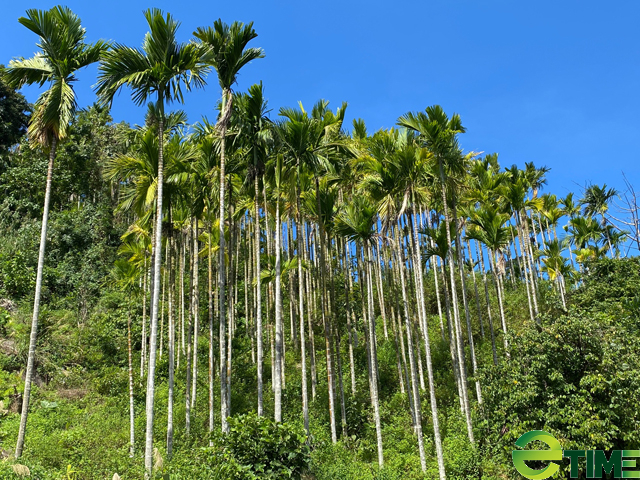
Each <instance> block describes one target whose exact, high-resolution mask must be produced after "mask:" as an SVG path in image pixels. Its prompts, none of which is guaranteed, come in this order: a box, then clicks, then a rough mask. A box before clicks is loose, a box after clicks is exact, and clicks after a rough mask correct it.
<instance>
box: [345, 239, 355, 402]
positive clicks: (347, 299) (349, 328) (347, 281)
mask: <svg viewBox="0 0 640 480" xmlns="http://www.w3.org/2000/svg"><path fill="white" fill-rule="evenodd" d="M343 253H344V259H343V261H342V268H343V270H344V271H345V272H346V273H345V304H346V314H347V333H348V339H349V372H350V374H351V393H352V394H353V393H356V370H355V364H354V360H353V333H352V329H353V325H352V324H351V313H352V312H351V299H350V293H351V290H352V285H351V283H352V279H351V260H350V258H349V242H348V241H346V240H345V242H344V251H343Z"/></svg>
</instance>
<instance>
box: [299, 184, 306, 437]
mask: <svg viewBox="0 0 640 480" xmlns="http://www.w3.org/2000/svg"><path fill="white" fill-rule="evenodd" d="M296 190H297V191H298V192H299V186H298V185H297V184H296ZM296 216H297V218H296V240H297V242H298V251H297V255H298V306H299V308H300V361H301V370H302V372H301V376H302V416H303V419H304V429H305V431H306V432H307V436H309V393H308V386H307V352H306V350H307V349H306V343H307V339H306V338H305V336H304V278H305V277H304V275H303V270H302V259H303V257H304V253H303V252H304V245H303V237H304V232H303V225H302V221H301V219H300V195H298V194H296Z"/></svg>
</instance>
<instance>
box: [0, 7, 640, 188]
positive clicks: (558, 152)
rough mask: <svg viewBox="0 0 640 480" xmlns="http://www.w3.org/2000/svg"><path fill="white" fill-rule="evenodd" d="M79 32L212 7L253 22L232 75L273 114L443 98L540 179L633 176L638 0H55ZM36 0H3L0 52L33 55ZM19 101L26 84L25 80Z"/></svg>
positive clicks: (87, 90)
mask: <svg viewBox="0 0 640 480" xmlns="http://www.w3.org/2000/svg"><path fill="white" fill-rule="evenodd" d="M66 4H67V5H68V6H69V7H70V8H72V9H73V10H74V11H75V12H76V13H77V14H78V15H79V16H80V17H81V19H82V21H83V25H84V26H85V27H86V29H87V35H88V39H89V40H90V41H95V40H97V39H99V38H103V39H109V40H115V41H118V42H121V43H124V44H127V45H132V46H139V45H140V44H141V41H142V38H143V36H144V34H145V32H146V23H145V19H144V17H143V15H142V11H143V10H144V9H145V8H147V7H150V6H156V7H160V8H162V9H164V10H165V11H169V12H171V13H172V14H173V15H174V16H175V17H176V18H177V19H179V20H180V21H181V22H182V27H181V29H180V32H179V33H180V35H181V36H182V38H183V39H184V40H185V41H186V40H188V39H189V38H190V37H191V33H192V32H193V30H194V29H195V28H196V27H198V26H201V25H211V24H213V21H214V20H215V19H217V18H219V17H220V18H222V19H223V20H224V21H225V22H228V23H230V22H232V21H234V20H239V21H244V22H249V21H254V22H255V25H254V26H255V29H256V31H257V32H258V35H259V36H258V38H257V39H255V40H254V41H253V42H252V43H251V45H252V46H260V47H263V48H264V49H265V51H266V58H264V59H262V60H257V61H256V62H254V63H253V64H251V65H249V67H248V68H246V69H245V70H243V71H242V72H241V77H240V79H239V84H238V85H237V88H238V89H246V88H247V87H248V86H249V85H250V84H252V83H255V82H258V81H260V80H262V81H263V82H264V85H265V89H266V93H267V97H268V98H269V104H270V106H271V108H272V109H273V112H272V115H273V116H275V115H276V114H277V111H278V108H279V107H281V106H294V105H295V104H297V102H298V101H302V102H303V104H304V105H305V106H308V107H310V106H311V105H312V104H313V103H314V102H315V101H316V100H318V99H320V98H325V99H327V100H329V101H331V105H332V106H333V108H335V107H337V106H339V104H340V102H342V101H347V102H348V103H349V108H348V109H347V113H348V119H349V124H350V121H351V119H352V118H354V117H362V118H363V119H365V121H366V123H367V126H368V128H369V130H370V131H374V130H376V129H378V128H381V127H385V128H388V127H391V126H393V125H394V124H395V121H396V119H397V118H398V116H399V115H401V114H403V113H405V112H407V111H409V110H414V111H415V110H422V109H424V108H425V107H427V106H428V105H433V104H440V105H442V106H443V108H444V109H445V111H446V112H448V113H452V112H457V113H459V114H460V115H461V117H462V121H463V124H464V125H465V126H466V127H467V130H468V133H466V134H465V135H463V136H462V139H461V140H462V145H463V147H464V148H465V149H466V150H474V151H483V152H487V153H489V152H499V153H500V162H501V164H502V165H504V166H509V165H511V164H513V163H516V164H518V165H520V166H523V165H524V162H526V161H533V162H535V164H536V165H546V166H548V167H551V168H552V170H551V172H550V173H549V174H548V180H549V185H548V187H547V189H546V190H547V191H552V192H554V193H556V194H558V195H564V194H566V193H567V192H568V191H570V190H574V191H579V187H578V185H576V184H579V185H584V184H585V182H593V183H599V184H602V183H607V184H608V185H610V186H615V187H617V188H619V189H620V188H622V187H623V183H622V176H621V171H623V170H624V171H625V173H626V174H627V177H628V178H629V179H630V180H631V181H632V183H634V185H635V186H636V187H637V188H638V189H640V167H639V163H638V156H639V155H640V154H639V152H638V148H637V139H638V132H639V131H640V117H639V115H638V112H640V100H639V95H638V91H639V89H640V62H639V60H640V55H639V54H640V51H639V50H640V40H639V37H638V26H637V20H638V18H640V2H637V1H627V0H622V1H619V2H601V1H598V2H596V1H591V0H589V1H561V2H559V1H556V2H550V1H546V0H545V1H540V0H538V1H536V2H513V1H490V0H487V1H482V2H480V1H477V0H476V1H467V0H464V1H456V2H452V1H444V0H441V1H438V2H436V1H414V2H389V1H385V2H378V1H367V2H365V1H341V2H336V1H333V0H324V1H322V2H306V1H299V0H298V1H284V0H281V1H273V2H268V1H261V2H254V1H233V2H212V1H206V2H204V1H193V0H191V1H176V2H168V1H156V2H155V3H150V2H143V1H137V0H130V1H122V0H114V1H111V2H108V3H104V2H102V3H97V4H90V3H89V2H86V1H69V2H67V3H66ZM53 5H54V3H51V2H44V1H35V0H34V1H25V2H21V1H20V2H19V1H12V2H10V1H7V2H5V4H4V7H3V15H2V19H1V20H0V63H5V64H7V63H8V62H9V60H10V59H11V58H13V57H15V56H31V55H32V54H33V52H34V51H35V49H36V48H35V42H36V37H35V35H34V34H32V33H31V32H29V31H28V30H27V29H26V28H24V27H23V26H21V25H20V24H19V23H18V21H17V19H18V17H19V16H21V15H23V14H24V10H25V9H26V8H40V9H44V8H50V7H51V6H53ZM79 78H80V81H79V83H78V84H77V91H78V96H79V102H80V106H81V107H83V106H87V105H88V104H90V103H92V102H93V100H94V96H93V93H92V91H91V86H92V85H93V84H94V83H95V79H96V68H95V67H91V68H89V69H87V70H86V71H84V72H82V73H81V74H80V75H79ZM24 93H25V94H26V95H27V98H28V99H29V100H30V101H34V100H35V99H36V95H37V93H38V91H37V89H34V88H29V89H25V90H24ZM218 97H219V89H218V84H217V80H216V79H215V77H213V76H212V77H210V79H209V85H208V87H207V89H206V90H204V91H201V92H196V93H191V94H188V95H187V97H186V104H185V105H184V107H183V108H184V109H185V110H186V111H187V113H188V115H189V118H190V120H191V121H196V120H198V119H199V118H200V117H201V116H202V115H208V116H209V118H210V119H213V118H214V117H215V115H214V113H213V105H214V103H215V102H216V100H217V99H218ZM143 112H144V110H143V109H140V108H136V107H134V106H133V105H132V103H131V101H130V96H129V92H128V91H123V92H122V94H121V95H120V96H119V97H118V98H116V101H115V104H114V107H113V116H114V118H115V120H117V121H119V120H125V121H128V122H130V123H132V124H133V123H141V122H142V120H143Z"/></svg>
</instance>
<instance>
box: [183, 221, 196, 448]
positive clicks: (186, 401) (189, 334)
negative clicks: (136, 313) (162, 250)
mask: <svg viewBox="0 0 640 480" xmlns="http://www.w3.org/2000/svg"><path fill="white" fill-rule="evenodd" d="M190 232H191V233H190V234H188V235H187V242H189V288H190V290H191V291H190V293H189V312H188V314H187V324H186V326H185V327H186V329H187V353H186V355H185V359H186V361H187V371H186V378H185V389H184V409H185V431H186V433H187V436H189V434H190V433H191V379H192V376H191V375H192V371H193V370H192V365H191V362H192V358H193V357H192V355H191V348H192V345H193V344H192V343H191V338H192V335H193V308H194V307H193V296H194V295H193V261H194V258H193V250H192V248H191V235H193V229H191V230H190Z"/></svg>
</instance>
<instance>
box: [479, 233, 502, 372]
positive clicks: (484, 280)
mask: <svg viewBox="0 0 640 480" xmlns="http://www.w3.org/2000/svg"><path fill="white" fill-rule="evenodd" d="M476 251H477V252H478V258H479V260H480V268H481V269H482V283H483V284H484V298H485V300H486V302H487V316H488V317H489V330H490V331H491V350H492V351H493V364H494V365H498V353H497V350H496V335H495V331H494V330H493V318H492V316H491V301H490V299H489V286H488V285H487V271H486V268H485V266H484V254H483V253H482V247H481V246H480V243H479V242H476Z"/></svg>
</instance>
